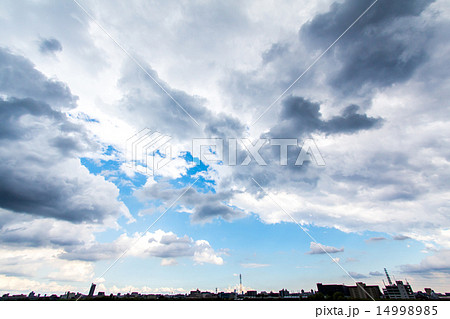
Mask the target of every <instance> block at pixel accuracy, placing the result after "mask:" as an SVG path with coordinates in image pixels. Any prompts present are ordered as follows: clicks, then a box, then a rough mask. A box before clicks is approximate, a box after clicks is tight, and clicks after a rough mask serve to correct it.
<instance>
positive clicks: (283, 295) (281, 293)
mask: <svg viewBox="0 0 450 319" xmlns="http://www.w3.org/2000/svg"><path fill="white" fill-rule="evenodd" d="M279 296H280V298H284V297H287V296H289V291H288V290H286V289H281V290H280V291H279Z"/></svg>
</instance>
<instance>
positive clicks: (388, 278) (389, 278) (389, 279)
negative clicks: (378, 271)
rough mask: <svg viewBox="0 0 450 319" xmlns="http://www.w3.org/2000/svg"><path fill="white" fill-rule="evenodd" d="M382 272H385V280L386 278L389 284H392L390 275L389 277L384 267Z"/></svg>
mask: <svg viewBox="0 0 450 319" xmlns="http://www.w3.org/2000/svg"><path fill="white" fill-rule="evenodd" d="M384 273H385V274H386V277H387V280H388V282H389V285H390V286H392V280H391V277H389V274H388V272H387V269H386V268H384Z"/></svg>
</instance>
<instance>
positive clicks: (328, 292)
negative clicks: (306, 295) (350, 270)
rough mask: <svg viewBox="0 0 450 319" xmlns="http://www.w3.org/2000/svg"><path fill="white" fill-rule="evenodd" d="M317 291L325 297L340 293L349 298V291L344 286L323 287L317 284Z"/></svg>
mask: <svg viewBox="0 0 450 319" xmlns="http://www.w3.org/2000/svg"><path fill="white" fill-rule="evenodd" d="M317 290H318V291H319V292H320V293H322V294H324V295H325V296H333V295H334V294H335V293H337V292H340V293H342V294H343V295H344V297H350V291H349V289H348V287H347V286H345V285H323V284H322V283H318V284H317Z"/></svg>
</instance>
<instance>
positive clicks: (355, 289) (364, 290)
mask: <svg viewBox="0 0 450 319" xmlns="http://www.w3.org/2000/svg"><path fill="white" fill-rule="evenodd" d="M348 290H349V292H350V297H351V298H353V299H372V298H373V299H380V297H381V291H380V287H378V286H367V285H366V284H365V283H363V282H357V283H356V286H350V287H348ZM371 297H372V298H371Z"/></svg>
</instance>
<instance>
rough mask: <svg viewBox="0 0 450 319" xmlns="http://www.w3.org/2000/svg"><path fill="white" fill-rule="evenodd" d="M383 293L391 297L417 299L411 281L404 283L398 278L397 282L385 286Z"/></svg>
mask: <svg viewBox="0 0 450 319" xmlns="http://www.w3.org/2000/svg"><path fill="white" fill-rule="evenodd" d="M383 293H384V295H385V297H386V298H389V299H415V297H414V292H413V291H412V288H411V286H410V285H409V283H406V284H404V283H403V281H401V280H397V281H396V282H395V284H392V285H387V286H386V288H383Z"/></svg>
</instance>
